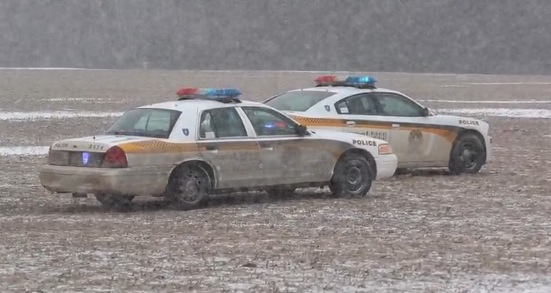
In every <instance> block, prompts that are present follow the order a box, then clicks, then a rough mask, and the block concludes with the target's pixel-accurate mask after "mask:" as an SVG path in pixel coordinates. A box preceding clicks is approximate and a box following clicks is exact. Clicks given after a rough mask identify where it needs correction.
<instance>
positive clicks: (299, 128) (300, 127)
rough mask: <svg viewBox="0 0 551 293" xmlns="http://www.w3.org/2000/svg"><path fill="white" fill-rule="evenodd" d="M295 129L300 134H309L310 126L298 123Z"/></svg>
mask: <svg viewBox="0 0 551 293" xmlns="http://www.w3.org/2000/svg"><path fill="white" fill-rule="evenodd" d="M295 130H296V132H297V134H298V135H300V136H305V135H307V134H308V128H307V127H306V126H304V125H300V124H297V126H296V127H295Z"/></svg>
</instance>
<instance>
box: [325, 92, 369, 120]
mask: <svg viewBox="0 0 551 293" xmlns="http://www.w3.org/2000/svg"><path fill="white" fill-rule="evenodd" d="M335 108H337V113H339V114H349V115H377V107H376V104H375V98H374V97H373V95H371V94H361V95H355V96H350V97H347V98H344V99H342V100H340V101H338V102H337V103H335Z"/></svg>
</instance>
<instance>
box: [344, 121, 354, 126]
mask: <svg viewBox="0 0 551 293" xmlns="http://www.w3.org/2000/svg"><path fill="white" fill-rule="evenodd" d="M346 125H348V126H354V125H356V122H354V121H346Z"/></svg>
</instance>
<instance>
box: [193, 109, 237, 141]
mask: <svg viewBox="0 0 551 293" xmlns="http://www.w3.org/2000/svg"><path fill="white" fill-rule="evenodd" d="M243 136H247V131H246V130H245V126H244V125H243V121H242V120H241V117H240V116H239V114H238V113H237V110H235V108H218V109H211V110H206V111H204V112H203V113H202V114H201V122H200V124H199V137H200V138H203V139H213V138H225V137H243Z"/></svg>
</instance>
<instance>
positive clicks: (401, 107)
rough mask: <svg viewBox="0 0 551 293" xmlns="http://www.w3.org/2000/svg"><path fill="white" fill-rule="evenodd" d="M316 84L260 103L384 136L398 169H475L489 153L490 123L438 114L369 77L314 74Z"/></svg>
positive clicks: (302, 118) (322, 124)
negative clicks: (395, 157)
mask: <svg viewBox="0 0 551 293" xmlns="http://www.w3.org/2000/svg"><path fill="white" fill-rule="evenodd" d="M315 82H316V83H317V86H316V87H310V88H303V89H296V90H290V91H287V92H284V93H281V94H278V95H276V96H273V97H271V98H269V99H267V100H266V101H264V103H265V104H266V105H269V106H272V107H273V108H275V109H278V110H280V111H283V112H285V113H287V114H289V115H290V116H291V117H292V118H294V119H295V120H296V121H298V122H299V123H301V124H303V125H306V126H308V127H310V128H312V129H332V130H338V131H343V132H353V133H359V134H365V135H368V136H371V137H376V138H380V139H383V140H387V141H388V142H390V144H391V145H392V148H393V149H394V151H395V153H396V155H397V156H398V168H400V169H401V168H404V169H405V168H422V167H447V168H449V170H450V171H451V173H453V174H459V173H477V172H479V170H480V168H481V167H482V166H483V165H484V164H486V162H487V161H488V160H489V158H490V157H491V154H492V139H491V137H490V136H489V135H488V130H489V125H488V123H486V122H484V121H481V120H478V119H473V118H467V117H459V116H449V115H439V114H436V113H435V112H434V111H432V110H430V109H428V108H427V107H425V106H423V105H421V104H419V103H418V102H416V101H415V100H413V99H411V98H410V97H408V96H406V95H404V94H403V93H400V92H397V91H393V90H389V89H383V88H377V87H376V86H375V82H376V80H375V79H374V78H373V77H371V76H349V77H347V78H346V79H339V78H338V77H337V76H334V75H325V76H320V77H318V78H317V79H316V80H315Z"/></svg>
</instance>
